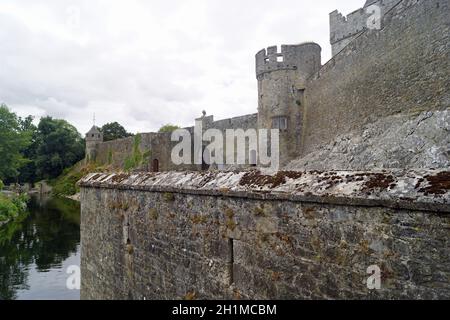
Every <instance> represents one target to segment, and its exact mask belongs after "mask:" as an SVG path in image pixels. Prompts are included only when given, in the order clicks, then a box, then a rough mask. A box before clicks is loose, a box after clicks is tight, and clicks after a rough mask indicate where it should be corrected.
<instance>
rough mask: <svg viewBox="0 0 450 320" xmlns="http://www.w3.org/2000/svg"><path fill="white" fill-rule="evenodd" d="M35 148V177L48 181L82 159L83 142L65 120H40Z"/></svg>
mask: <svg viewBox="0 0 450 320" xmlns="http://www.w3.org/2000/svg"><path fill="white" fill-rule="evenodd" d="M36 143H37V148H36V160H35V161H36V167H37V175H38V176H39V177H41V178H44V179H48V178H54V177H57V176H59V175H60V174H61V173H62V172H63V170H64V169H65V168H68V167H71V166H72V165H74V164H75V163H77V162H78V161H80V160H81V159H83V158H84V150H85V146H84V141H83V139H82V138H81V135H80V134H79V133H78V131H77V130H76V129H75V127H74V126H72V125H71V124H69V123H68V122H67V121H65V120H58V119H52V118H51V117H45V118H42V119H41V121H40V122H39V125H38V136H37V141H36Z"/></svg>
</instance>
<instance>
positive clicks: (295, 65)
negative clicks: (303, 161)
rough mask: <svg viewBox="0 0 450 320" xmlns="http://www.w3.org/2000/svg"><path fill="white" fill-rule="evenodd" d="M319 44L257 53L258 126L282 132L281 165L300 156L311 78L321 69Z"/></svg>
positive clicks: (293, 46)
mask: <svg viewBox="0 0 450 320" xmlns="http://www.w3.org/2000/svg"><path fill="white" fill-rule="evenodd" d="M321 51H322V49H321V47H320V46H319V45H318V44H316V43H304V44H299V45H283V46H281V50H280V51H278V49H277V47H276V46H274V47H269V48H268V49H267V50H265V49H263V50H261V51H259V52H258V53H257V54H256V77H257V79H258V127H259V128H260V129H280V164H281V165H283V164H286V163H287V162H288V161H289V160H291V159H293V158H295V157H297V156H298V155H299V151H300V143H301V132H302V125H303V111H304V101H303V94H304V90H305V87H306V82H307V79H308V78H309V77H310V76H312V75H313V74H314V73H316V72H318V71H319V69H320V67H321Z"/></svg>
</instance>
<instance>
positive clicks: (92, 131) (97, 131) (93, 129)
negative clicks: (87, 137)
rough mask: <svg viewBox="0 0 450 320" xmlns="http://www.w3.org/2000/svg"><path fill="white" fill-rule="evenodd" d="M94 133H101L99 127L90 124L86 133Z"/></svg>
mask: <svg viewBox="0 0 450 320" xmlns="http://www.w3.org/2000/svg"><path fill="white" fill-rule="evenodd" d="M95 133H101V132H100V128H99V127H97V126H92V128H91V130H89V131H88V133H87V134H95Z"/></svg>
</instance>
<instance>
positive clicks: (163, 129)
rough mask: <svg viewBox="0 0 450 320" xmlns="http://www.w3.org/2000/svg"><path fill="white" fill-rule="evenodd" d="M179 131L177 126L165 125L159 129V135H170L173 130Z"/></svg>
mask: <svg viewBox="0 0 450 320" xmlns="http://www.w3.org/2000/svg"><path fill="white" fill-rule="evenodd" d="M177 129H180V127H179V126H176V125H173V124H166V125H164V126H162V127H161V128H160V129H159V131H158V132H159V133H172V132H174V131H175V130H177Z"/></svg>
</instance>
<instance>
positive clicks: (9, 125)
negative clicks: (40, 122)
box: [0, 104, 31, 180]
mask: <svg viewBox="0 0 450 320" xmlns="http://www.w3.org/2000/svg"><path fill="white" fill-rule="evenodd" d="M22 124H23V123H21V121H20V118H18V117H17V115H16V114H15V113H13V112H11V111H10V110H9V109H8V107H7V106H6V105H4V104H2V105H0V155H1V156H0V179H3V180H5V179H15V178H16V177H17V176H18V175H19V169H20V168H21V167H22V166H24V165H25V164H26V163H27V159H26V158H25V157H24V156H23V155H22V153H21V151H22V150H24V149H25V148H27V147H28V146H29V145H30V143H31V133H30V132H29V131H27V130H23V126H22Z"/></svg>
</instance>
